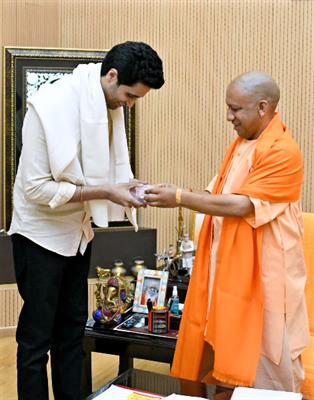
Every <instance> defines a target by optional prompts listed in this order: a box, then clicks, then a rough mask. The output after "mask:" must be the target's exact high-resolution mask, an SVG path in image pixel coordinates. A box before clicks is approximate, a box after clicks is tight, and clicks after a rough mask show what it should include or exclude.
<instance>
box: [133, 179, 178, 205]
mask: <svg viewBox="0 0 314 400" xmlns="http://www.w3.org/2000/svg"><path fill="white" fill-rule="evenodd" d="M181 192H182V189H180V188H177V187H176V186H175V185H170V184H165V183H159V184H154V185H152V184H146V183H142V184H139V185H136V186H134V187H132V188H131V189H130V193H131V194H132V196H133V197H134V198H135V199H136V200H137V201H138V202H139V203H141V204H142V206H143V207H146V206H147V205H149V206H151V207H163V208H168V207H170V208H171V207H178V205H179V204H180V201H178V193H179V194H181Z"/></svg>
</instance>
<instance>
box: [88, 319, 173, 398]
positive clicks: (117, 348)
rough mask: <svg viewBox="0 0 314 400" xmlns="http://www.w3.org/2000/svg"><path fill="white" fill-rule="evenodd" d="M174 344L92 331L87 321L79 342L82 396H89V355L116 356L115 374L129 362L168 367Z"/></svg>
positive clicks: (91, 322)
mask: <svg viewBox="0 0 314 400" xmlns="http://www.w3.org/2000/svg"><path fill="white" fill-rule="evenodd" d="M175 345H176V340H175V339H171V338H160V337H155V336H146V335H138V334H132V333H126V332H119V331H114V330H113V329H112V328H98V329H96V328H93V321H88V323H87V326H86V328H85V336H84V341H83V346H84V351H85V354H86V355H85V360H84V364H83V378H82V379H83V381H82V394H83V395H84V396H85V397H86V396H88V395H89V394H91V392H92V370H91V353H92V352H93V351H94V352H98V353H107V354H114V355H118V356H119V359H120V361H119V374H121V373H123V372H125V371H127V370H128V369H129V368H133V358H141V359H144V360H152V361H160V362H164V363H169V364H171V363H172V359H173V355H174V349H175Z"/></svg>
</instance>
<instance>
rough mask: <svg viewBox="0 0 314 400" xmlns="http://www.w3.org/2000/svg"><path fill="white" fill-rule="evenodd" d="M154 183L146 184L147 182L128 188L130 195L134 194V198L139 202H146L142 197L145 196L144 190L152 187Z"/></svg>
mask: <svg viewBox="0 0 314 400" xmlns="http://www.w3.org/2000/svg"><path fill="white" fill-rule="evenodd" d="M153 186H154V185H148V184H143V185H141V186H136V187H134V188H132V189H131V190H130V192H131V194H132V196H134V197H135V198H136V200H137V201H139V202H140V203H142V204H143V205H144V204H147V202H146V201H145V199H144V197H145V194H146V193H145V191H146V190H147V191H148V190H149V189H152V188H153Z"/></svg>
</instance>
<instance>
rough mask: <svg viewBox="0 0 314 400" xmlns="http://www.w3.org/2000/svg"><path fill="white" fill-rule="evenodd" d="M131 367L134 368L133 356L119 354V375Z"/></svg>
mask: <svg viewBox="0 0 314 400" xmlns="http://www.w3.org/2000/svg"><path fill="white" fill-rule="evenodd" d="M129 368H133V357H128V356H124V355H120V356H119V375H120V374H122V372H125V371H127V370H128V369H129Z"/></svg>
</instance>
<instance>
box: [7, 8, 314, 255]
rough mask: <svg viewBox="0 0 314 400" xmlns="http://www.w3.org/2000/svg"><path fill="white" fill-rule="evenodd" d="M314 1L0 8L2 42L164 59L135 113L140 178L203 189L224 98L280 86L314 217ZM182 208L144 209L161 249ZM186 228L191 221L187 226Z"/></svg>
mask: <svg viewBox="0 0 314 400" xmlns="http://www.w3.org/2000/svg"><path fill="white" fill-rule="evenodd" d="M313 20H314V1H311V0H229V1H228V0H207V1H206V0H181V1H180V0H85V1H80V0H0V44H1V45H6V46H35V47H64V48H91V49H108V48H110V47H111V46H112V45H114V44H116V43H118V42H122V41H125V40H142V41H146V42H148V43H150V44H151V45H152V46H153V47H154V48H155V49H156V50H157V51H158V52H159V54H160V55H161V57H162V58H163V61H164V67H165V77H166V84H165V86H164V87H163V88H162V89H161V90H159V91H156V92H154V93H150V94H149V95H148V96H147V97H146V98H145V99H143V100H142V101H140V102H139V103H138V105H137V133H136V142H137V154H136V156H137V171H138V174H137V176H138V177H139V178H141V179H146V180H148V181H149V182H160V181H163V182H173V183H176V184H178V185H184V186H188V187H194V188H197V187H198V188H202V187H204V185H206V184H207V182H208V181H209V180H210V178H211V177H212V176H213V174H215V172H216V170H217V167H218V165H219V160H220V159H221V157H222V155H223V152H224V149H225V147H226V144H227V142H228V141H230V139H231V137H232V130H231V128H230V126H228V124H227V123H226V122H225V114H226V106H225V104H224V90H225V88H226V85H227V84H228V82H229V81H230V80H231V78H233V77H234V76H236V75H237V74H239V73H241V72H243V71H246V70H252V69H262V70H266V71H267V72H269V73H270V74H272V75H273V76H274V78H275V79H276V80H277V81H278V83H279V85H280V87H281V91H282V99H281V102H280V106H279V111H280V112H281V114H282V116H283V118H284V119H285V121H286V122H287V124H288V125H289V126H290V128H291V129H292V131H293V132H294V133H295V138H296V139H297V141H298V142H299V144H300V146H301V148H302V151H303V154H304V159H305V184H304V190H303V204H304V209H305V210H306V211H314V200H313V199H312V198H313V195H314V186H313V174H314V162H313V161H312V159H313V157H312V154H313V141H314V134H313V126H314V120H313V119H314V113H313V111H314V110H313V104H314V49H313V46H314V28H313V25H314V24H313ZM176 220H177V210H157V209H154V210H151V209H150V210H143V211H141V213H140V223H141V225H142V226H149V227H156V228H158V244H159V250H162V249H163V248H165V247H166V245H167V244H168V243H169V242H173V241H174V240H175V237H176V234H175V226H176ZM186 222H187V219H186Z"/></svg>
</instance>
